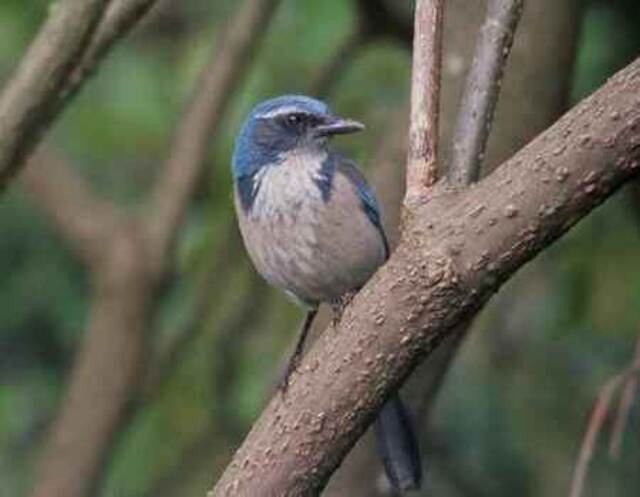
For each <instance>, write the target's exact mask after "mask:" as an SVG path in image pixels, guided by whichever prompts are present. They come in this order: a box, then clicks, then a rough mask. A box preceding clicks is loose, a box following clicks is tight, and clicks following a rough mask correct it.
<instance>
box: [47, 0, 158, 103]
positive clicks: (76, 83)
mask: <svg viewBox="0 0 640 497" xmlns="http://www.w3.org/2000/svg"><path fill="white" fill-rule="evenodd" d="M156 3H157V0H110V3H109V7H108V8H107V10H106V12H105V15H104V16H103V17H102V19H101V20H100V23H99V24H98V27H97V28H96V30H95V32H94V34H93V37H92V38H91V40H90V41H89V43H88V45H87V48H86V49H85V50H84V52H83V54H82V58H81V59H80V60H79V61H78V62H77V64H76V65H75V66H74V68H73V71H71V73H70V74H69V77H68V78H67V80H66V81H65V85H64V91H62V92H61V93H60V95H59V97H58V103H57V105H58V107H61V106H63V105H64V104H65V103H66V102H67V101H68V100H69V99H70V98H71V97H73V95H75V94H76V92H77V91H78V90H79V88H80V86H81V85H82V83H84V81H85V80H86V79H87V78H88V77H89V76H91V75H92V74H93V73H94V72H95V70H96V68H97V65H98V63H99V61H100V60H101V59H102V58H104V56H105V55H106V53H107V52H108V51H109V50H110V49H111V47H112V46H113V45H114V44H115V43H116V42H117V41H118V40H119V39H120V38H122V37H123V36H124V35H125V34H126V33H127V32H128V31H130V30H131V29H132V28H133V27H134V26H135V25H136V24H137V23H138V21H139V20H140V19H142V18H143V17H144V15H145V14H146V13H147V12H148V11H149V10H150V9H151V8H152V7H153V6H154V5H155V4H156Z"/></svg>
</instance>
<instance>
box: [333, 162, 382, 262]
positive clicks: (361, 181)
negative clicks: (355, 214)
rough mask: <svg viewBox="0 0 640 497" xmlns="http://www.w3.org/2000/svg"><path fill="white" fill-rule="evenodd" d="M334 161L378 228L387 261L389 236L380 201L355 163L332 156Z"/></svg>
mask: <svg viewBox="0 0 640 497" xmlns="http://www.w3.org/2000/svg"><path fill="white" fill-rule="evenodd" d="M332 159H333V162H334V165H335V168H336V171H337V172H340V173H342V174H343V175H344V176H345V177H346V178H347V179H348V180H349V182H350V183H351V184H352V185H353V188H354V190H355V192H356V194H357V195H358V198H359V199H360V202H362V210H363V211H364V213H365V214H366V215H367V217H368V218H369V221H371V223H372V224H373V225H374V226H375V227H376V229H377V230H378V232H379V233H380V236H381V237H382V242H383V243H384V250H385V259H386V258H388V257H389V243H388V242H387V236H386V235H385V233H384V228H383V227H382V220H381V216H380V207H379V206H378V201H377V199H376V197H375V195H374V193H373V190H371V187H370V186H369V184H368V183H367V180H366V178H365V177H364V175H363V174H362V173H361V172H360V171H359V170H358V167H357V166H356V164H355V163H354V162H353V161H350V160H348V159H345V158H344V157H342V156H340V155H338V154H335V153H334V154H332Z"/></svg>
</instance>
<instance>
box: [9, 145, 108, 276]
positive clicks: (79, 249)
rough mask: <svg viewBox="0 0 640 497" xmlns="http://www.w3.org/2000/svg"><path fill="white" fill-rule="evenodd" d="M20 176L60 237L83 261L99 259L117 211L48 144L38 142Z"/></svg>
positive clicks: (90, 261) (88, 261) (88, 262)
mask: <svg viewBox="0 0 640 497" xmlns="http://www.w3.org/2000/svg"><path fill="white" fill-rule="evenodd" d="M20 179H21V181H22V183H23V185H24V186H25V188H26V189H27V191H28V192H29V193H30V194H31V198H32V200H33V202H34V203H36V204H37V205H38V206H39V207H40V209H41V210H42V212H44V213H45V214H46V215H47V217H48V218H49V220H50V221H51V223H52V224H53V227H54V228H55V229H56V231H57V232H58V234H59V235H60V237H61V238H62V240H63V241H65V242H66V243H67V245H68V246H69V248H70V249H71V250H73V251H74V252H75V253H76V255H77V256H79V257H80V258H81V259H82V260H83V261H84V262H85V263H87V264H92V263H94V262H95V261H98V260H101V259H102V257H103V253H104V250H105V248H106V246H107V245H106V243H105V242H106V240H105V237H106V236H109V234H110V233H113V232H114V231H115V229H116V225H117V223H118V219H117V218H118V214H117V212H116V209H115V208H114V206H113V205H111V204H109V203H107V202H104V201H102V200H101V199H99V198H98V197H97V195H95V194H94V193H93V191H92V190H91V188H90V186H89V185H88V184H87V183H86V182H85V181H84V180H83V179H82V177H80V176H79V175H78V174H76V173H75V172H74V171H73V170H72V169H71V166H70V165H69V164H68V163H67V162H66V161H65V160H63V159H62V158H61V157H60V155H59V154H58V153H56V152H54V151H53V150H52V149H51V148H50V147H46V146H41V147H39V148H38V149H37V150H36V152H35V153H34V155H33V157H31V159H30V160H29V162H28V164H27V167H26V168H25V170H24V171H23V172H22V174H21V176H20Z"/></svg>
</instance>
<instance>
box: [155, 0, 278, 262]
mask: <svg viewBox="0 0 640 497" xmlns="http://www.w3.org/2000/svg"><path fill="white" fill-rule="evenodd" d="M278 1H279V0H246V1H245V2H244V5H242V7H241V9H240V11H239V12H238V13H237V15H236V16H235V18H234V19H233V20H232V21H231V23H230V25H229V26H227V29H226V30H225V31H224V34H223V35H222V38H221V39H220V41H219V43H217V44H216V50H215V53H214V54H213V56H212V58H211V59H210V61H209V63H208V64H207V67H206V68H205V70H204V71H203V72H202V74H201V76H200V79H199V81H198V83H197V84H196V88H195V90H194V93H193V95H192V97H191V99H190V101H189V103H188V104H187V107H186V109H185V111H184V114H183V117H182V119H181V120H180V123H179V124H178V128H177V129H176V131H175V134H174V138H173V141H172V144H171V148H170V151H169V155H168V158H167V160H166V161H165V163H164V165H163V167H162V168H161V173H160V176H159V178H158V181H157V183H156V185H155V187H154V191H153V193H152V198H151V199H150V205H149V214H150V216H149V218H150V219H152V223H151V224H150V226H149V235H150V237H151V238H152V240H153V241H152V250H153V251H152V254H151V255H152V262H153V264H154V265H155V266H156V267H158V268H160V267H162V266H164V265H165V264H166V263H167V258H168V256H169V253H170V249H171V246H172V244H173V241H174V239H175V236H176V233H177V228H178V226H179V225H180V223H181V222H182V218H183V216H184V213H185V210H186V206H187V203H188V202H187V201H188V199H189V198H190V197H191V195H192V193H193V190H194V188H195V185H196V184H197V181H198V178H199V177H200V175H201V172H202V169H203V165H204V161H205V158H206V154H207V150H208V148H209V145H210V144H211V137H212V136H213V135H214V134H215V132H216V131H217V128H218V125H219V124H220V122H221V119H222V114H223V111H224V109H225V108H226V106H227V104H228V103H229V100H230V99H229V94H230V93H231V92H232V91H233V89H234V88H235V87H236V86H237V83H238V80H239V78H240V76H241V75H242V74H244V73H245V72H246V69H247V65H248V63H249V61H250V60H251V55H252V53H253V51H254V49H255V48H256V47H257V45H258V40H260V39H261V37H262V35H263V33H264V32H265V31H266V28H267V26H268V24H269V20H270V19H271V16H272V14H273V12H274V11H275V7H276V6H277V4H278Z"/></svg>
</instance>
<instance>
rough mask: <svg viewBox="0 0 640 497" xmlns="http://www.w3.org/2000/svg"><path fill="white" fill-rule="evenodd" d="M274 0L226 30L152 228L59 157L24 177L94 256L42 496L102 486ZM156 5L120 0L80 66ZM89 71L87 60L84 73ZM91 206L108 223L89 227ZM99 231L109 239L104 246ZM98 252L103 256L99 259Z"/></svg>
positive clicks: (67, 496) (40, 479)
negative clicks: (167, 282)
mask: <svg viewBox="0 0 640 497" xmlns="http://www.w3.org/2000/svg"><path fill="white" fill-rule="evenodd" d="M276 4H277V0H247V2H246V3H245V5H244V6H242V8H241V9H240V11H239V13H238V14H237V15H236V16H235V17H234V19H233V20H232V21H231V23H230V26H229V27H228V29H227V30H225V33H226V34H225V35H224V36H223V38H222V40H221V42H220V43H219V45H218V47H219V48H218V50H217V51H216V53H215V54H214V56H213V57H212V59H211V61H210V62H209V64H208V65H207V67H206V68H205V69H204V71H203V73H202V75H201V77H200V79H199V81H198V83H197V85H196V89H195V91H194V94H193V97H192V98H191V100H190V102H189V103H188V105H187V107H186V109H185V111H184V114H183V118H182V120H181V121H180V123H179V125H178V129H177V131H176V133H175V137H176V138H175V139H174V141H173V143H172V145H171V148H170V150H169V159H168V160H167V161H166V162H165V164H164V167H163V169H162V170H161V173H160V179H159V181H158V184H157V187H156V189H155V190H154V192H153V194H152V196H151V197H150V199H149V208H150V209H151V213H150V215H149V216H148V217H147V218H144V219H145V221H146V219H154V220H156V221H155V224H152V225H151V226H150V227H148V225H147V224H146V223H145V222H143V221H142V220H141V219H142V218H139V217H138V216H136V215H135V214H122V215H119V216H116V215H115V214H112V213H113V212H115V210H116V209H115V207H112V206H111V207H110V208H108V207H106V206H105V205H104V204H103V203H102V202H101V201H99V200H98V199H95V198H94V197H95V195H94V194H93V193H92V192H91V191H90V190H89V189H88V188H87V186H86V185H85V184H84V183H83V182H82V181H81V180H80V179H79V178H74V177H73V174H72V172H71V169H70V168H68V167H67V168H65V167H62V165H61V164H57V167H56V168H55V169H54V171H55V173H54V174H53V175H51V174H48V173H47V172H48V171H47V170H45V169H44V168H43V167H39V168H36V169H34V170H33V171H32V173H31V174H29V175H28V177H27V179H26V181H27V182H28V185H29V187H30V188H31V189H32V191H34V192H37V194H38V195H39V196H42V198H39V199H38V201H39V202H40V205H41V206H42V207H43V208H44V209H46V210H47V212H48V215H49V216H50V217H51V218H52V219H55V222H56V224H57V229H58V231H59V232H60V233H61V234H62V235H63V236H64V237H65V239H66V241H67V242H68V243H69V244H70V245H74V246H75V249H76V252H79V253H83V254H85V255H86V256H87V257H88V258H89V259H90V260H89V261H88V266H89V269H90V271H91V280H92V307H91V311H90V313H89V318H88V319H89V322H88V331H87V333H86V334H85V336H84V338H83V343H82V345H81V347H80V350H79V351H78V353H77V355H76V358H75V363H74V366H73V368H72V371H71V378H70V384H69V387H68V390H67V392H66V396H65V400H64V402H63V405H62V408H61V410H60V412H59V414H58V416H57V418H56V419H55V420H54V422H53V425H52V427H51V434H50V438H49V441H48V443H47V446H46V447H45V450H44V452H43V454H44V455H43V458H42V460H41V462H40V465H39V472H38V475H37V477H36V479H35V488H34V491H33V495H34V496H36V497H63V496H64V497H85V496H88V495H92V494H93V493H95V492H94V490H95V487H96V486H97V485H98V483H99V478H100V475H101V473H102V467H103V465H104V462H105V460H106V457H107V454H108V453H109V450H110V449H111V446H112V444H113V443H114V441H115V437H116V435H117V434H118V433H119V432H120V430H121V428H122V427H123V426H124V424H125V423H126V421H127V419H128V415H129V414H130V413H131V412H132V409H131V408H132V407H133V406H134V400H135V399H136V398H138V390H139V388H140V387H141V383H142V381H143V378H144V377H145V370H146V359H147V356H148V352H149V350H148V349H149V336H148V335H149V329H150V326H151V318H152V316H153V312H154V307H155V304H156V302H157V298H158V295H159V294H160V292H159V289H160V286H161V284H162V282H163V281H164V279H165V278H166V277H167V274H168V272H169V268H168V263H167V260H168V259H169V256H170V250H171V248H172V241H173V239H174V238H175V237H176V234H177V231H178V228H179V224H180V222H181V221H182V216H183V213H184V212H185V210H186V208H187V204H188V202H189V200H190V197H191V196H192V193H193V188H194V185H195V182H196V180H197V178H198V176H199V173H200V171H201V170H202V168H203V163H204V158H205V153H206V146H207V144H208V143H209V141H210V140H211V138H212V134H213V133H214V131H215V130H216V128H217V124H218V123H219V120H220V116H221V113H222V111H223V109H224V106H225V104H226V102H227V101H228V100H229V99H230V95H231V93H232V91H233V90H234V89H235V87H236V86H237V82H238V81H239V78H240V76H241V75H242V74H243V73H244V72H246V70H247V67H248V61H249V54H250V53H251V48H252V47H254V46H256V45H257V43H258V40H259V38H260V36H261V35H262V34H263V33H264V30H265V25H266V23H267V21H268V19H269V14H270V11H271V10H273V8H275V5H276ZM150 5H151V2H141V1H124V0H123V1H118V2H116V3H114V6H113V9H112V10H111V11H110V17H108V18H107V19H106V20H105V21H104V24H103V25H102V29H101V31H100V32H99V33H98V35H96V38H95V39H94V42H93V45H92V47H93V48H92V50H93V51H90V52H87V60H86V61H85V62H86V64H87V65H86V66H82V67H83V68H85V67H86V68H89V67H91V66H92V64H93V61H95V60H96V59H97V58H98V57H99V56H100V54H102V53H103V52H104V51H105V50H106V48H107V47H108V46H109V45H110V44H111V43H112V42H113V41H114V40H115V39H117V37H118V36H119V35H120V34H121V33H122V32H123V30H125V29H126V28H127V27H129V26H130V25H131V24H132V23H133V22H134V20H133V19H134V18H135V19H137V18H138V17H139V16H141V15H142V13H144V12H145V11H146V10H147V9H148V7H149V6H150ZM86 74H87V71H84V70H83V69H80V72H79V73H78V76H76V78H80V79H82V78H84V77H85V76H86ZM76 84H78V82H77V81H76V80H73V79H72V80H70V82H69V85H70V86H69V87H68V88H67V91H69V92H70V93H73V91H74V85H76ZM60 182H64V184H62V183H60ZM59 183H60V184H59ZM67 193H68V194H69V195H68V196H67V195H66V194H67ZM86 206H88V207H89V210H90V212H88V211H86V210H85V207H86ZM73 211H75V213H74V212H73ZM110 212H112V213H110ZM104 213H109V214H104ZM93 214H97V215H98V217H99V218H100V216H104V219H109V222H105V223H104V224H102V225H101V226H100V225H96V226H92V227H91V228H88V227H87V225H88V223H89V222H93V218H91V217H89V216H90V215H93ZM83 216H84V218H83ZM88 240H91V241H88ZM96 240H99V241H100V242H101V243H100V244H101V245H102V246H101V247H100V248H99V249H98V248H97V246H98V242H97V241H96ZM89 246H90V248H87V247H89ZM98 253H99V255H100V257H97V258H96V259H92V258H91V257H92V256H93V257H95V256H96V254H98ZM114 364H117V365H118V367H117V368H114Z"/></svg>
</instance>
